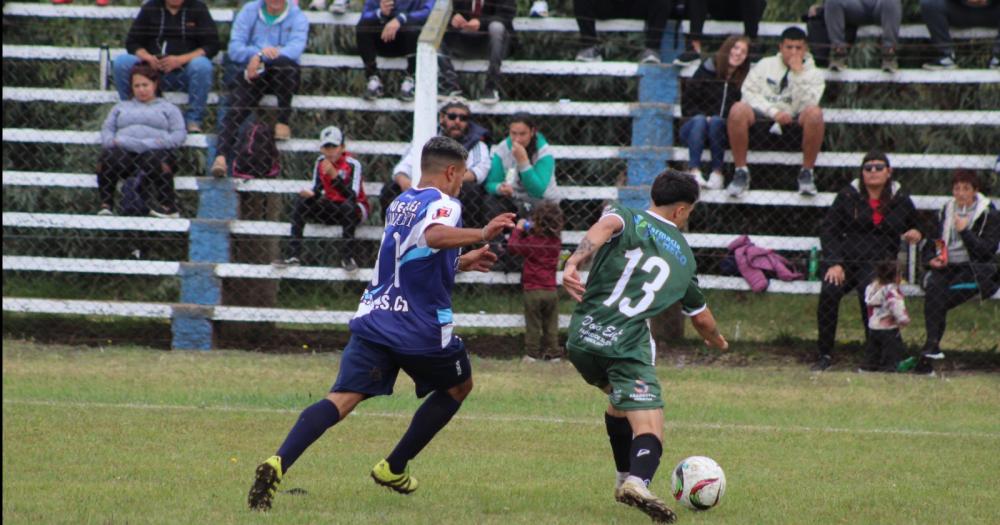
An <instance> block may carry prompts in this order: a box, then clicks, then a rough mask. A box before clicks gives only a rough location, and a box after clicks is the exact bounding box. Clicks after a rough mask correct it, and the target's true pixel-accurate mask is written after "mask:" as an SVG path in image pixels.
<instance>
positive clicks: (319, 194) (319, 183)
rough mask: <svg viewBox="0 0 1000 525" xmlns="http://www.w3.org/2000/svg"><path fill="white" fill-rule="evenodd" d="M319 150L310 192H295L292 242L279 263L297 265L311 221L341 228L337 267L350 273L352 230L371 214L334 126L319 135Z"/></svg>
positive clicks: (353, 266)
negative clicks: (296, 197)
mask: <svg viewBox="0 0 1000 525" xmlns="http://www.w3.org/2000/svg"><path fill="white" fill-rule="evenodd" d="M319 149H320V152H321V153H322V155H320V156H319V157H318V158H317V159H316V163H315V165H314V166H313V170H312V177H313V180H312V182H313V185H312V188H311V189H303V190H301V191H299V198H298V199H297V200H296V202H295V209H294V210H293V211H292V241H291V243H289V246H288V248H289V249H288V252H289V253H288V258H286V259H285V260H284V261H283V263H284V264H285V265H293V266H294V265H298V264H300V261H299V258H300V257H301V256H302V235H303V231H304V230H305V227H306V222H307V221H312V222H319V223H322V224H326V225H340V226H341V227H343V228H344V243H343V247H342V248H341V267H343V268H344V269H345V270H347V271H349V272H353V271H354V270H357V269H358V263H357V262H356V261H355V260H354V254H355V252H356V249H357V246H356V244H355V241H354V230H355V229H356V228H357V227H358V224H360V223H361V222H362V221H364V220H365V219H367V218H368V213H369V212H370V210H371V208H370V207H369V206H368V197H367V196H366V195H365V187H364V184H363V179H362V178H361V163H360V162H358V160H357V159H355V158H354V157H352V156H351V155H350V153H348V152H347V146H346V144H345V143H344V134H343V133H342V132H341V131H340V129H339V128H337V127H336V126H330V127H328V128H326V129H324V130H323V131H322V132H321V133H320V135H319Z"/></svg>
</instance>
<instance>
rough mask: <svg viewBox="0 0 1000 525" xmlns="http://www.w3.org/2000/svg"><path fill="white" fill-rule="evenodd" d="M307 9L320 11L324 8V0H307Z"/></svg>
mask: <svg viewBox="0 0 1000 525" xmlns="http://www.w3.org/2000/svg"><path fill="white" fill-rule="evenodd" d="M309 9H310V10H312V11H322V10H324V9H326V0H312V2H309Z"/></svg>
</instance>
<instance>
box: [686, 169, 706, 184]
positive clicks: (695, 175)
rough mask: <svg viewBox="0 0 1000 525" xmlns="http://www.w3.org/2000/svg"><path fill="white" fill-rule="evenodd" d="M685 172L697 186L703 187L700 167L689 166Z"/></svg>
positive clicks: (703, 179) (703, 178) (703, 181)
mask: <svg viewBox="0 0 1000 525" xmlns="http://www.w3.org/2000/svg"><path fill="white" fill-rule="evenodd" d="M687 174H688V175H690V176H691V178H692V179H694V181H695V182H697V183H698V186H701V187H703V188H704V187H705V177H704V175H702V173H701V169H700V168H691V169H689V170H688V171H687Z"/></svg>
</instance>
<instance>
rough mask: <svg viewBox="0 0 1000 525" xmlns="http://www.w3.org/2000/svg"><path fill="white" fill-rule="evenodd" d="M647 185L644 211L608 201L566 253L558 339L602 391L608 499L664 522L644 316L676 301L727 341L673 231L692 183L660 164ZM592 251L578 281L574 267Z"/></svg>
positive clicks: (659, 425)
mask: <svg viewBox="0 0 1000 525" xmlns="http://www.w3.org/2000/svg"><path fill="white" fill-rule="evenodd" d="M650 194H651V197H652V206H651V207H650V208H649V209H648V210H645V211H639V210H633V209H629V208H626V207H623V206H609V207H608V208H607V209H606V210H605V212H604V214H603V215H602V216H601V218H600V220H598V221H597V222H596V223H595V224H594V225H593V226H591V228H590V230H588V231H587V235H586V236H585V237H584V239H583V240H582V241H581V242H580V246H579V247H578V248H577V250H576V253H574V254H573V255H572V256H571V257H570V258H569V260H567V261H566V268H565V271H564V272H563V286H564V287H565V288H566V291H567V292H569V294H570V296H572V297H573V299H575V300H576V301H578V302H579V303H580V304H578V305H577V307H576V310H575V311H574V312H573V319H572V321H571V322H570V326H569V340H568V341H567V343H566V347H567V349H568V350H569V359H570V361H572V363H573V366H575V367H576V369H577V370H578V371H579V372H580V375H582V376H583V378H584V379H585V380H586V381H587V382H588V383H590V384H592V385H594V386H596V387H597V388H600V389H601V390H603V391H604V392H605V393H607V394H608V399H609V401H610V404H609V406H608V409H607V411H606V412H605V415H604V422H605V425H606V426H607V430H608V437H609V438H610V440H611V451H612V453H613V454H614V458H615V467H616V469H617V471H618V477H617V481H616V485H615V499H616V500H618V501H619V502H621V503H625V504H627V505H630V506H633V507H637V508H639V509H640V510H642V511H643V512H645V513H646V514H648V515H649V516H650V517H651V518H653V520H654V521H655V522H660V523H672V522H673V521H674V520H675V519H676V518H677V516H676V515H675V514H674V512H673V511H672V510H671V509H670V508H669V507H668V506H667V505H666V503H664V502H663V500H661V499H660V498H658V497H656V496H655V495H653V493H652V492H650V490H649V488H648V487H649V483H650V481H652V479H653V475H654V474H655V473H656V468H657V467H658V466H659V464H660V454H661V453H662V451H663V398H662V397H661V395H660V383H659V381H657V379H656V368H655V362H656V349H655V347H654V345H653V341H652V337H651V336H650V332H649V319H650V318H652V317H654V316H655V315H657V314H659V313H660V312H662V311H664V310H666V309H667V308H668V307H669V306H671V305H673V304H674V303H676V302H678V301H680V303H681V305H682V307H683V311H684V313H685V314H686V315H688V316H689V317H691V322H692V324H693V325H694V327H695V329H696V330H697V331H698V333H699V334H700V335H701V337H702V338H704V339H705V343H706V344H708V345H709V346H712V347H715V348H719V349H722V350H725V349H726V348H728V346H729V344H728V343H727V342H726V339H725V338H724V337H722V334H720V333H719V330H718V329H717V328H716V325H715V318H714V317H713V316H712V312H711V311H710V310H709V309H708V306H707V305H706V304H705V297H704V295H702V293H701V290H700V289H699V288H698V279H697V276H696V267H695V259H694V254H693V253H692V252H691V248H690V247H689V246H688V244H687V241H685V240H684V236H683V235H682V234H681V228H683V227H684V225H685V224H686V223H687V220H688V217H689V216H690V215H691V210H692V209H693V208H694V204H695V202H696V201H697V200H698V183H697V182H695V181H694V179H692V178H691V177H690V176H688V175H685V174H683V173H679V172H676V171H673V170H667V171H665V172H663V173H661V174H660V175H659V176H657V177H656V180H655V181H654V182H653V187H652V190H651V191H650ZM595 254H596V255H595ZM591 257H593V258H594V263H593V265H592V266H591V269H590V276H589V279H588V280H587V283H586V286H584V284H583V281H582V280H581V278H580V273H579V270H578V268H579V266H580V265H582V264H584V263H585V262H587V261H588V260H590V259H591Z"/></svg>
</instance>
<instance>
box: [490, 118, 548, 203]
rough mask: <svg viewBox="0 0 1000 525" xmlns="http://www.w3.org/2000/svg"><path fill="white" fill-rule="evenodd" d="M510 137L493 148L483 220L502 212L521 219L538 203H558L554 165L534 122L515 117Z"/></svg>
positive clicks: (532, 119)
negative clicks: (488, 195)
mask: <svg viewBox="0 0 1000 525" xmlns="http://www.w3.org/2000/svg"><path fill="white" fill-rule="evenodd" d="M508 130H509V132H510V135H508V136H507V138H505V139H504V140H502V141H501V142H500V143H499V144H497V145H496V146H494V147H493V160H492V163H491V165H490V173H489V175H488V176H487V177H486V191H487V192H488V193H489V194H490V195H491V196H494V197H495V198H494V199H491V200H490V206H491V207H493V208H494V209H493V210H492V211H490V212H489V213H488V214H487V216H489V217H495V216H496V215H498V214H500V213H503V212H505V211H513V212H517V213H518V214H519V215H521V216H526V215H528V213H530V211H531V208H532V207H534V206H535V205H538V204H541V202H542V201H554V202H559V200H560V196H559V188H558V186H556V161H555V157H553V156H552V152H551V151H550V148H549V143H548V141H546V140H545V137H544V136H543V135H542V134H541V132H539V131H538V126H537V125H536V124H535V119H534V117H532V116H531V115H528V114H527V113H516V114H514V115H513V116H512V117H511V119H510V127H509V128H508Z"/></svg>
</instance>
